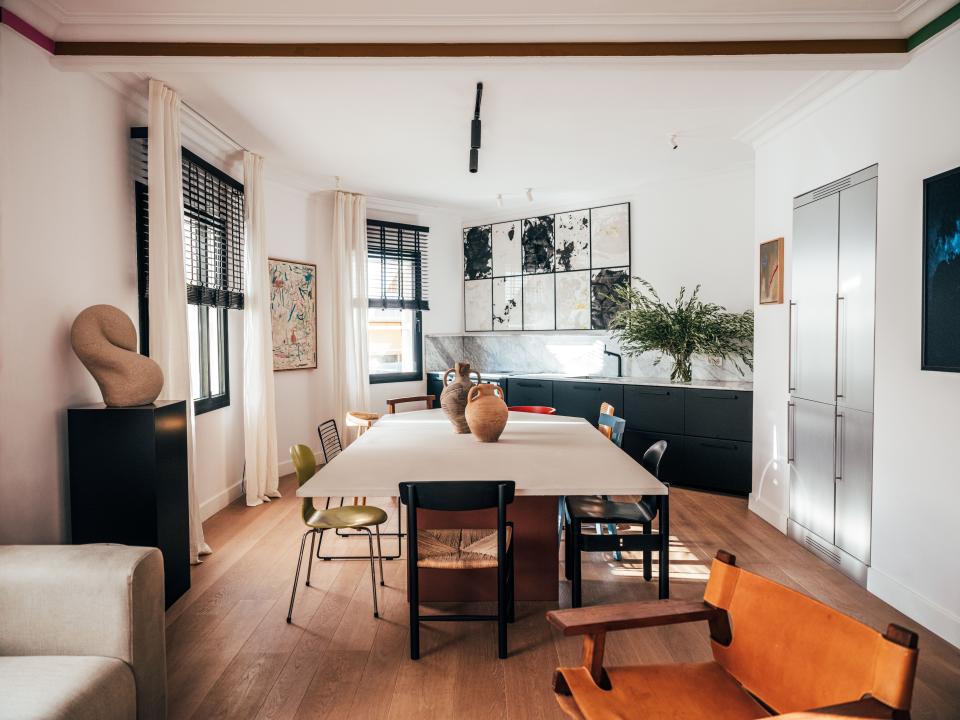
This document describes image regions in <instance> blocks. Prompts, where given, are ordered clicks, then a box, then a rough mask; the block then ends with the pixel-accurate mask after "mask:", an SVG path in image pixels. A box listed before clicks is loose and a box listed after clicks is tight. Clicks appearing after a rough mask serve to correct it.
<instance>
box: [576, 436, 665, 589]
mask: <svg viewBox="0 0 960 720" xmlns="http://www.w3.org/2000/svg"><path fill="white" fill-rule="evenodd" d="M666 451H667V441H666V440H658V441H657V442H655V443H654V444H653V445H651V446H650V447H649V448H647V450H646V452H644V454H643V459H642V460H641V461H640V462H641V464H642V465H643V467H644V468H645V469H646V470H647V472H649V473H650V474H651V475H653V476H654V477H655V478H658V479H659V476H660V462H661V461H662V460H663V455H664V453H665V452H666ZM668 498H669V496H668V495H654V496H644V497H641V498H640V499H639V500H638V501H637V502H616V501H614V500H611V499H609V498H608V497H606V496H603V495H570V496H567V498H566V499H565V502H564V509H565V513H566V518H565V519H566V536H565V542H564V572H565V574H566V577H567V580H569V581H570V582H571V585H572V587H571V606H572V607H580V606H581V604H582V600H583V595H582V587H581V586H582V578H581V558H580V553H582V552H614V553H617V552H622V551H624V550H626V551H633V550H641V551H642V552H643V579H644V580H650V579H651V578H652V577H653V572H652V563H651V560H652V554H653V551H656V552H657V553H658V555H659V558H658V559H659V561H660V571H659V572H660V587H659V597H660V599H662V600H664V599H667V598H668V597H670V586H669V578H668V563H669V557H668V556H669V553H668V552H666V551H665V550H664V549H665V548H668V547H669V528H668V518H669V514H668V512H667V507H668V505H667V503H668ZM658 513H659V515H660V527H659V528H658V531H657V534H656V535H654V534H653V531H652V522H653V520H654V518H655V517H656V516H657V514H658ZM617 524H626V525H640V526H641V528H642V529H643V532H642V534H639V535H638V534H636V533H628V534H623V533H618V534H616V535H614V534H609V535H604V534H602V533H600V532H599V530H598V531H597V532H596V533H595V534H585V533H584V532H583V526H584V525H588V526H589V525H593V526H595V527H598V528H599V527H600V526H603V525H614V526H616V525H617Z"/></svg>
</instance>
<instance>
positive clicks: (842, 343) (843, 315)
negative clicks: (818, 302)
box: [834, 295, 847, 400]
mask: <svg viewBox="0 0 960 720" xmlns="http://www.w3.org/2000/svg"><path fill="white" fill-rule="evenodd" d="M845 301H846V298H845V297H844V296H843V295H837V369H836V374H835V377H834V387H835V388H836V393H835V394H836V397H837V400H840V399H842V398H843V393H844V390H845V386H846V382H845V381H844V379H845V376H846V372H847V368H846V346H847V304H846V302H845ZM841 308H843V309H842V310H841Z"/></svg>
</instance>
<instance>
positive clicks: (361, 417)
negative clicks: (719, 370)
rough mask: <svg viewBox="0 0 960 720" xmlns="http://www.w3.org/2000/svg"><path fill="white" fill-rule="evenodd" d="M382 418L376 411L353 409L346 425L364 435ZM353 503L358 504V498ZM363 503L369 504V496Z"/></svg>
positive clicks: (349, 413) (358, 435) (358, 434)
mask: <svg viewBox="0 0 960 720" xmlns="http://www.w3.org/2000/svg"><path fill="white" fill-rule="evenodd" d="M379 419H380V416H379V415H377V414H376V413H372V412H366V411H364V410H351V411H350V412H348V413H347V419H346V423H345V424H346V426H347V427H355V428H356V429H357V437H360V436H361V435H363V434H364V433H365V432H366V431H367V430H369V429H370V428H372V427H373V424H374V423H375V422H376V421H377V420H379ZM353 504H354V505H356V504H357V498H356V497H354V498H353ZM360 504H361V505H366V504H367V498H366V497H364V498H363V500H362V501H361V502H360Z"/></svg>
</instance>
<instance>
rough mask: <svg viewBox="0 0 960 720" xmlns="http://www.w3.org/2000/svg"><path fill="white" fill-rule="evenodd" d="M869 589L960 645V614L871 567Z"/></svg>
mask: <svg viewBox="0 0 960 720" xmlns="http://www.w3.org/2000/svg"><path fill="white" fill-rule="evenodd" d="M867 590H869V591H870V592H871V593H873V594H874V595H876V596H877V597H878V598H880V599H881V600H883V601H884V602H887V603H890V604H891V605H893V606H894V607H895V608H896V609H897V610H899V611H900V612H902V613H903V614H904V615H906V616H907V617H909V618H912V619H913V620H916V621H917V622H918V623H920V624H921V625H923V626H924V627H925V628H926V629H927V630H930V631H931V632H934V633H936V634H937V635H939V636H940V637H942V638H943V639H944V640H946V641H947V642H948V643H950V644H951V645H954V646H956V647H960V615H957V614H956V613H955V612H953V611H951V610H949V609H947V608H945V607H941V606H940V605H938V604H937V603H935V602H933V601H932V600H928V599H927V598H925V597H923V596H922V595H920V594H918V593H917V592H915V591H914V590H911V589H910V588H908V587H907V586H906V585H904V584H902V583H901V582H900V581H899V580H895V579H894V578H892V577H890V576H889V575H887V574H886V573H884V572H881V571H880V570H877V569H876V568H872V567H871V568H868V570H867Z"/></svg>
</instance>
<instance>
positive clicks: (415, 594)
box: [407, 562, 420, 660]
mask: <svg viewBox="0 0 960 720" xmlns="http://www.w3.org/2000/svg"><path fill="white" fill-rule="evenodd" d="M407 595H408V597H409V599H410V659H411V660H419V659H420V573H419V572H418V571H417V568H416V567H409V562H408V568H407Z"/></svg>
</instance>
